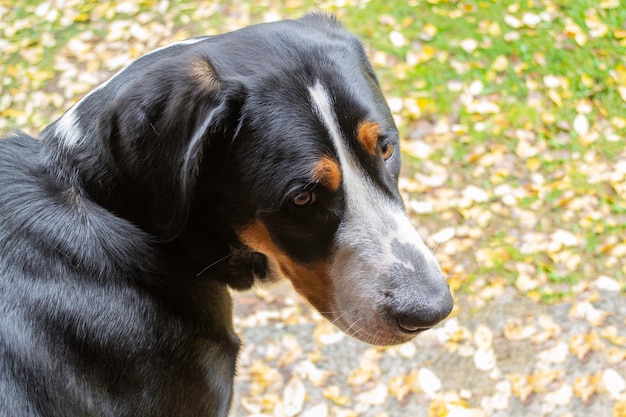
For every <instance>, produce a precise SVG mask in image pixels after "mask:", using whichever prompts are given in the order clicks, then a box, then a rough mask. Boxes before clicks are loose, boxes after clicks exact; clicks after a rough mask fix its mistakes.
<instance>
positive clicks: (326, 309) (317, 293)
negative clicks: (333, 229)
mask: <svg viewBox="0 0 626 417" xmlns="http://www.w3.org/2000/svg"><path fill="white" fill-rule="evenodd" d="M239 239H240V240H241V241H242V242H243V243H244V244H245V245H246V246H248V247H249V248H250V249H252V250H253V251H255V252H259V253H262V254H263V255H265V256H267V257H268V258H270V259H272V260H274V261H275V262H276V264H277V265H278V267H279V268H280V272H281V274H282V275H284V276H285V278H287V279H289V281H291V283H292V284H293V287H294V288H295V289H296V291H297V292H298V293H299V294H300V295H302V296H303V297H304V298H306V299H307V300H308V301H309V302H310V303H311V304H312V305H313V306H314V307H315V308H316V309H317V310H318V311H319V312H320V313H322V314H324V315H326V314H329V313H330V312H332V311H333V304H334V301H333V296H332V283H331V281H330V275H329V272H328V266H327V265H326V264H325V263H323V262H316V263H314V264H306V265H305V264H301V263H298V262H297V261H295V260H293V259H291V258H290V257H289V256H288V255H287V254H286V253H285V252H283V251H282V250H281V249H280V248H278V247H277V246H276V244H275V243H274V242H273V241H272V238H271V236H270V233H269V231H268V230H267V227H266V226H265V225H264V224H263V222H261V221H259V220H257V221H255V222H254V223H252V224H250V225H248V226H246V227H244V228H243V229H242V230H241V231H240V232H239Z"/></svg>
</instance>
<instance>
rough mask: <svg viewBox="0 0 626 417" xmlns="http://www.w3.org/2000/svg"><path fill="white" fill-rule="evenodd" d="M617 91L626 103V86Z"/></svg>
mask: <svg viewBox="0 0 626 417" xmlns="http://www.w3.org/2000/svg"><path fill="white" fill-rule="evenodd" d="M617 91H618V92H619V96H620V97H621V99H622V100H623V101H626V86H619V87H618V88H617Z"/></svg>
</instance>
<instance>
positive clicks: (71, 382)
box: [0, 14, 453, 417]
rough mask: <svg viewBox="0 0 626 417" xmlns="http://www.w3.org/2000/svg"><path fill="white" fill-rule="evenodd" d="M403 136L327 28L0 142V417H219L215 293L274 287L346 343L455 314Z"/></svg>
mask: <svg viewBox="0 0 626 417" xmlns="http://www.w3.org/2000/svg"><path fill="white" fill-rule="evenodd" d="M399 172H400V151H399V139H398V131H397V129H396V127H395V125H394V121H393V119H392V116H391V113H390V111H389V109H388V106H387V104H386V102H385V100H384V98H383V95H382V93H381V91H380V89H379V84H378V81H377V78H376V75H375V74H374V71H373V69H372V66H371V65H370V63H369V62H368V60H367V58H366V54H365V51H364V48H363V46H362V44H361V43H360V42H359V40H358V39H357V38H356V37H355V36H354V35H352V34H350V33H348V32H347V31H346V30H345V29H343V28H342V26H341V24H340V23H338V22H337V21H336V19H335V18H334V17H332V16H326V15H322V14H310V15H306V16H305V17H303V18H301V19H298V20H287V21H282V22H275V23H265V24H260V25H256V26H251V27H248V28H244V29H241V30H238V31H235V32H231V33H228V34H224V35H217V36H210V37H209V36H207V37H197V38H192V39H189V40H186V41H182V42H178V43H175V44H173V45H171V46H167V47H164V48H161V49H157V50H155V51H153V52H151V53H149V54H147V55H144V56H142V57H140V58H139V59H137V60H136V61H134V62H132V63H131V64H130V65H128V66H127V67H126V68H124V69H122V70H121V71H120V72H118V73H117V74H116V75H114V76H113V77H112V78H111V79H110V80H108V81H107V82H105V83H104V84H102V85H100V86H99V87H97V88H96V89H94V90H93V91H91V92H90V93H89V94H87V95H86V96H85V97H84V98H82V99H81V100H80V101H78V102H77V103H76V104H75V105H74V106H73V107H71V108H70V109H69V110H68V111H67V112H66V113H65V114H64V115H63V116H62V117H60V118H59V119H58V120H56V121H55V122H53V123H52V124H50V125H49V126H47V127H46V128H45V129H44V130H43V131H42V133H41V137H40V140H35V139H33V138H31V137H29V136H28V135H26V134H25V133H21V132H16V133H14V134H12V135H10V136H8V137H6V138H4V139H3V140H0V190H2V191H1V192H0V416H3V417H4V416H19V417H35V416H38V417H44V416H45V417H50V416H63V417H70V416H168V417H171V416H186V417H194V416H203V417H207V416H211V417H225V416H227V415H228V412H229V408H230V403H231V397H232V391H233V377H234V374H235V370H236V360H237V353H238V349H239V344H240V341H239V338H238V336H237V334H236V333H235V331H234V329H233V322H232V309H233V306H232V298H231V292H230V289H231V288H232V289H236V290H242V289H247V288H250V286H252V285H253V284H254V283H255V282H257V281H267V280H271V279H274V278H276V277H286V278H287V279H289V280H290V281H291V283H292V284H293V286H294V287H295V289H296V290H297V292H299V293H300V294H301V295H302V296H303V297H304V298H306V299H307V300H308V301H309V302H310V303H311V304H312V305H313V306H314V307H315V308H316V309H317V310H318V311H319V312H320V313H321V314H322V315H323V316H325V317H326V318H327V319H328V320H330V321H332V322H333V323H334V324H335V325H336V326H337V327H338V328H340V329H341V330H343V331H344V332H346V333H347V334H349V335H351V336H354V337H355V338H357V339H360V340H361V341H363V342H366V343H370V344H373V345H392V344H398V343H403V342H407V341H409V340H411V339H412V338H413V337H415V336H416V335H417V334H418V333H420V332H421V331H423V330H426V329H428V328H431V327H433V326H434V325H436V324H437V323H439V322H440V321H441V320H443V319H444V318H445V317H446V316H447V315H448V314H449V313H450V312H451V310H452V307H453V301H452V296H451V294H450V290H449V287H448V284H447V282H446V279H445V278H444V276H443V274H442V272H441V269H440V267H439V266H438V263H437V261H436V260H435V258H434V256H433V254H432V252H431V251H430V250H429V249H428V248H427V247H426V246H425V244H424V243H423V241H422V240H421V239H420V237H419V235H418V233H417V232H416V231H415V229H414V228H413V226H412V225H411V222H410V221H409V218H408V216H407V214H406V213H405V210H404V206H403V202H402V199H401V196H400V194H399V191H398V188H397V182H398V176H399Z"/></svg>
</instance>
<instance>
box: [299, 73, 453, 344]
mask: <svg viewBox="0 0 626 417" xmlns="http://www.w3.org/2000/svg"><path fill="white" fill-rule="evenodd" d="M309 93H310V95H311V99H312V101H313V105H314V107H315V109H316V112H317V114H318V117H319V118H320V120H321V121H322V122H323V123H324V126H325V127H326V129H327V130H328V133H329V134H330V137H331V139H332V141H333V144H334V147H335V149H336V151H337V154H338V157H339V162H340V165H341V171H342V177H343V190H344V192H345V200H346V213H345V217H344V219H343V221H342V223H341V225H340V226H339V230H338V231H337V234H336V241H335V244H336V252H335V259H334V261H333V264H332V267H331V279H332V282H333V287H334V291H333V292H334V298H335V300H334V301H335V307H336V309H337V311H338V313H339V314H342V315H343V316H342V317H341V318H338V319H337V324H338V326H339V327H342V323H341V321H342V320H345V323H343V324H344V326H343V327H344V328H345V327H346V326H351V325H352V324H353V323H351V322H349V321H350V320H356V319H358V320H359V325H360V326H362V328H363V332H364V333H366V331H367V330H368V329H370V330H371V329H376V330H375V332H376V333H375V334H374V335H372V334H370V335H369V336H367V334H366V336H365V337H369V338H372V337H373V338H379V337H381V338H384V337H385V336H384V335H382V334H380V332H381V330H380V329H381V328H386V325H385V324H384V319H383V318H381V316H380V314H381V312H380V311H377V305H376V304H377V303H380V304H381V305H382V304H383V303H384V301H383V299H384V294H385V292H387V291H388V290H389V288H390V287H389V286H390V285H392V284H390V283H389V282H392V281H393V279H385V278H384V277H389V276H390V275H389V274H390V273H391V272H390V271H391V270H392V266H393V265H402V267H403V268H405V269H406V270H408V271H410V273H413V274H415V275H416V276H417V277H419V279H418V281H419V280H424V281H428V280H430V279H434V280H439V279H443V276H442V275H441V274H440V271H441V270H440V269H439V265H438V263H437V261H436V259H435V257H434V255H433V254H432V252H431V251H430V250H429V249H428V248H427V247H426V245H425V244H424V242H423V241H422V239H421V238H420V236H419V234H418V233H417V231H416V230H415V228H414V227H413V225H412V224H411V221H410V220H409V217H408V216H407V214H406V212H405V211H404V208H403V207H402V205H401V204H399V203H398V202H394V201H393V200H392V199H391V198H389V197H388V196H386V195H385V194H384V193H383V191H382V190H380V189H379V188H377V186H376V185H375V184H374V183H373V182H372V181H371V180H370V179H369V176H368V175H367V173H366V172H364V170H363V169H362V168H361V166H360V164H359V162H358V161H357V160H356V159H355V157H354V156H353V155H352V154H351V152H350V151H349V149H348V147H347V145H346V143H345V139H344V138H343V136H342V134H341V129H340V128H339V125H338V122H337V118H336V115H335V113H334V111H333V108H332V104H331V98H330V95H329V94H328V91H326V90H325V88H324V87H323V86H322V85H321V83H320V82H319V81H318V82H317V83H316V84H315V85H314V86H313V87H310V88H309ZM393 244H408V245H411V246H412V247H413V248H414V249H415V250H416V252H417V253H419V254H420V256H421V257H422V266H424V267H425V268H424V270H422V268H420V270H416V266H415V265H416V264H415V263H412V262H409V261H407V260H406V259H404V260H403V259H400V258H399V257H398V256H396V254H394V251H393V249H392V245H393ZM424 263H425V264H424ZM437 272H439V273H437ZM418 290H419V289H418V288H416V291H418ZM351 315H352V316H353V317H351ZM356 315H358V317H356ZM389 331H392V330H389ZM356 336H357V337H359V336H358V335H356Z"/></svg>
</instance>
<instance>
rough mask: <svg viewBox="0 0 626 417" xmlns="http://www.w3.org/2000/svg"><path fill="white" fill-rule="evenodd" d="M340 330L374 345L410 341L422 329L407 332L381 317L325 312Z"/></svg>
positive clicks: (398, 343) (328, 318)
mask: <svg viewBox="0 0 626 417" xmlns="http://www.w3.org/2000/svg"><path fill="white" fill-rule="evenodd" d="M324 316H325V318H326V319H327V320H329V321H330V322H331V323H333V325H335V327H337V328H338V329H339V330H341V331H342V332H344V333H345V334H347V335H348V336H351V337H353V338H355V339H357V340H359V341H361V342H363V343H367V344H369V345H373V346H393V345H400V344H403V343H406V342H409V341H411V340H413V339H414V338H415V336H417V335H418V334H419V333H421V331H419V330H418V331H415V332H406V331H403V330H401V329H400V327H399V326H397V325H392V324H391V323H387V322H386V321H385V320H383V319H382V318H381V317H378V316H375V317H363V316H361V317H353V316H351V315H350V314H349V313H342V312H337V313H335V315H330V314H328V315H327V314H325V315H324Z"/></svg>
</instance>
